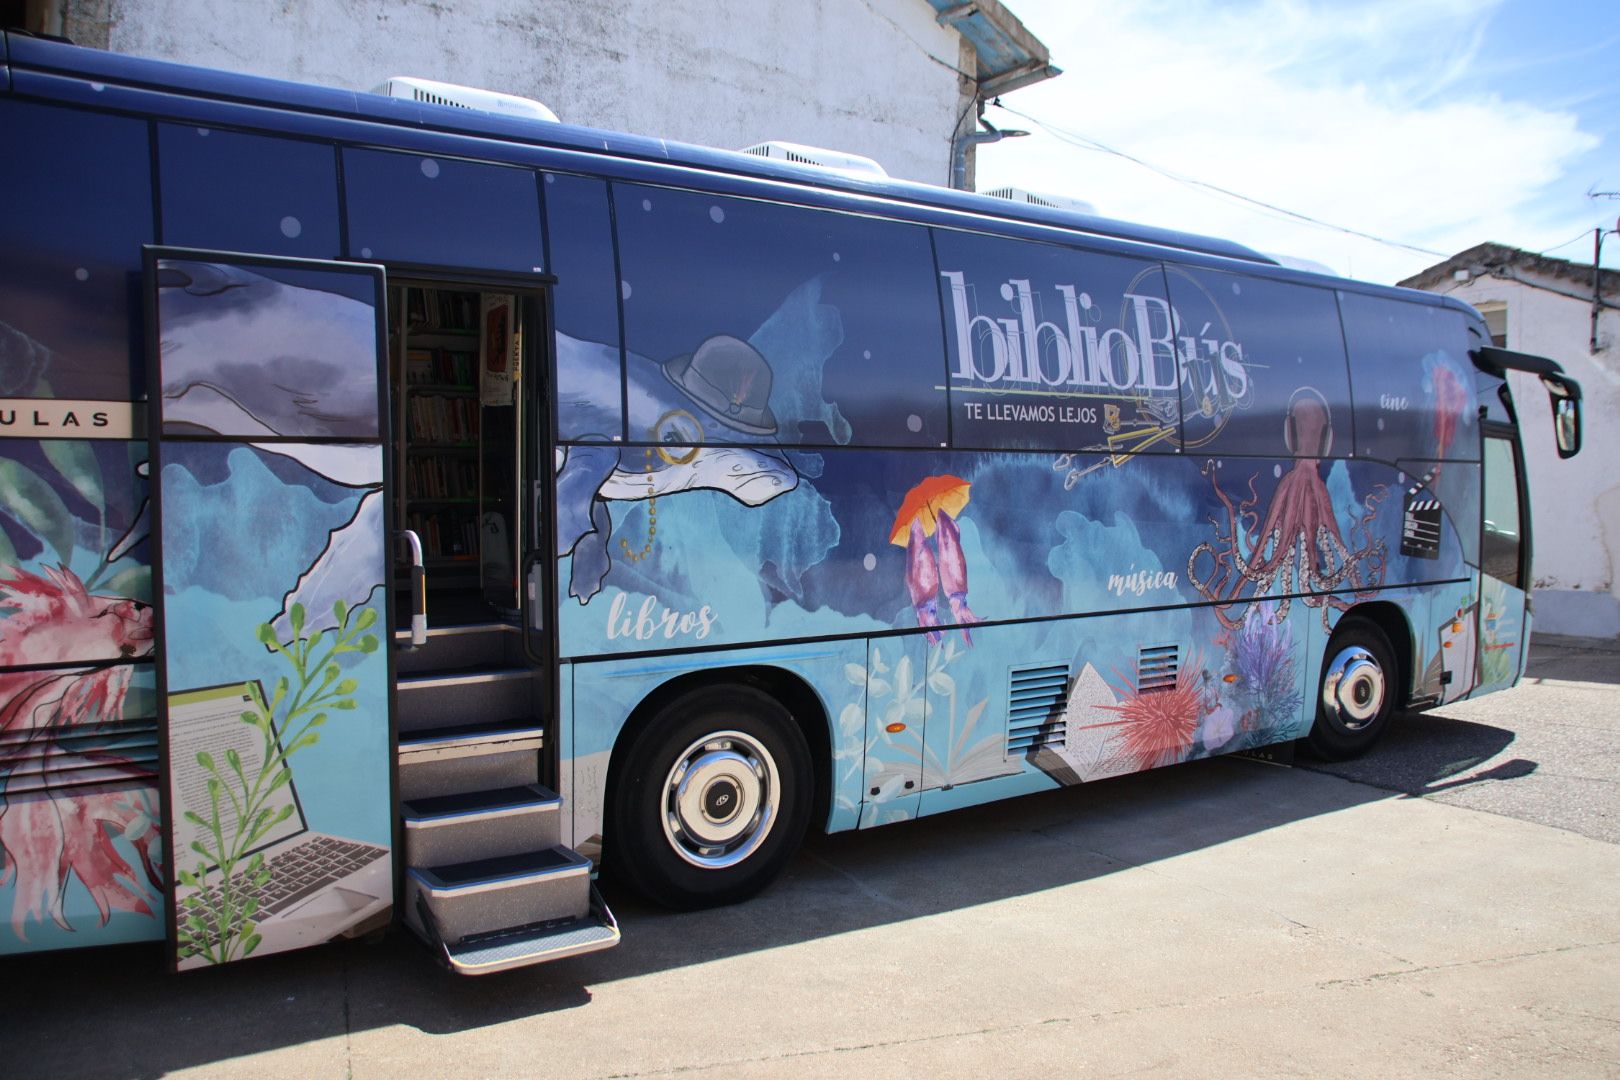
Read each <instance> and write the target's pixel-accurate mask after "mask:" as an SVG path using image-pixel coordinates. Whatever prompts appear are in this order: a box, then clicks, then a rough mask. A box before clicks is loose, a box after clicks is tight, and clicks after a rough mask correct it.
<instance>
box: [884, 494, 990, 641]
mask: <svg viewBox="0 0 1620 1080" xmlns="http://www.w3.org/2000/svg"><path fill="white" fill-rule="evenodd" d="M971 486H972V485H971V484H970V483H969V482H968V481H966V480H963V479H962V478H961V477H959V476H930V477H928V478H927V479H925V480H923V482H922V483H920V484H918V485H917V486H916V487H914V488H912V489H911V490H910V491H908V492H906V497H905V499H904V501H902V502H901V504H900V512H899V513H898V514H896V515H895V519H894V528H893V529H892V530H890V533H889V543H891V544H894V545H895V546H896V547H903V548H905V549H906V588H907V589H908V590H909V591H910V593H911V603H912V606H913V607H915V608H916V609H917V625H918V626H924V627H930V628H932V627H937V626H938V625H939V593H940V590H941V589H943V590H944V592H945V601H946V603H947V604H949V605H950V611H951V621H952V622H953V623H956V624H958V625H960V626H961V627H962V640H963V641H964V642H966V643H967V644H968V645H972V644H973V635H972V634H971V633H969V631H968V625H969V624H971V623H976V622H979V621H980V619H979V617H978V616H977V615H975V614H973V612H972V610H971V609H969V607H968V602H967V589H968V584H967V559H966V558H965V557H964V556H963V555H962V534H961V532H960V531H959V530H958V529H957V527H956V519H957V517H959V516H960V515H961V513H962V508H963V507H965V506H967V503H968V492H969V488H970V487H971ZM929 537H933V539H934V545H933V546H932V547H930V545H929V543H928V539H929ZM936 549H937V551H938V557H937V558H936V557H935V551H936ZM928 640H929V642H931V643H933V644H936V645H937V644H938V643H939V641H940V633H939V631H938V630H936V629H929V631H928Z"/></svg>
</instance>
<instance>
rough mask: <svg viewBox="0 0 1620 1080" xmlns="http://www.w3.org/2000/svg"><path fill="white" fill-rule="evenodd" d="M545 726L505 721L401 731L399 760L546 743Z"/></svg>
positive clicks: (516, 720) (529, 722)
mask: <svg viewBox="0 0 1620 1080" xmlns="http://www.w3.org/2000/svg"><path fill="white" fill-rule="evenodd" d="M545 734H546V726H545V725H544V724H537V723H535V722H534V721H533V720H524V719H505V720H480V721H477V722H475V723H471V724H459V725H457V724H447V725H443V726H440V727H431V728H422V729H420V730H418V731H404V732H401V733H400V736H399V753H400V756H401V757H409V756H412V755H418V754H431V753H433V752H436V751H441V750H451V749H464V748H473V747H477V746H480V745H483V746H491V747H493V746H497V745H499V744H503V743H516V744H519V745H518V746H515V747H514V749H522V748H523V746H522V745H521V744H526V743H536V744H538V741H543V740H544V739H545Z"/></svg>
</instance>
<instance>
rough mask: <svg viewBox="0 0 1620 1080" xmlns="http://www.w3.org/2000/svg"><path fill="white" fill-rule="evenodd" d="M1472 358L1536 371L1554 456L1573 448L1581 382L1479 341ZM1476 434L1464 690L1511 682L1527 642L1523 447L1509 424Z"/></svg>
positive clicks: (1497, 367) (1485, 366) (1495, 368)
mask: <svg viewBox="0 0 1620 1080" xmlns="http://www.w3.org/2000/svg"><path fill="white" fill-rule="evenodd" d="M1472 356H1473V359H1474V363H1475V364H1477V365H1478V366H1479V367H1480V368H1481V369H1482V370H1485V371H1488V372H1490V373H1492V374H1494V375H1501V374H1503V373H1504V372H1505V371H1509V370H1512V371H1524V372H1528V373H1530V374H1532V375H1535V376H1537V377H1538V378H1539V379H1540V380H1541V382H1542V385H1543V386H1544V387H1545V388H1546V390H1547V393H1548V396H1549V398H1550V400H1551V404H1552V412H1553V437H1554V440H1555V442H1556V445H1557V448H1558V456H1559V457H1562V458H1570V457H1574V456H1575V455H1576V454H1577V453H1579V452H1580V448H1581V412H1580V402H1581V388H1580V384H1579V383H1577V382H1576V381H1575V380H1573V379H1571V378H1569V377H1568V376H1567V375H1565V374H1564V373H1563V369H1562V368H1561V367H1560V366H1559V365H1558V364H1557V363H1556V362H1555V361H1552V360H1549V359H1547V358H1546V357H1541V356H1531V355H1528V354H1526V353H1517V352H1512V351H1510V350H1507V349H1499V348H1494V347H1486V348H1481V349H1476V350H1474V352H1473V353H1472ZM1481 433H1482V435H1483V436H1484V454H1483V460H1484V489H1485V490H1484V505H1483V513H1482V515H1481V517H1482V521H1481V535H1480V575H1479V643H1478V644H1479V647H1478V651H1477V656H1478V658H1479V661H1478V662H1479V678H1478V680H1477V681H1476V685H1475V687H1474V690H1473V691H1472V693H1471V695H1470V696H1475V697H1477V696H1479V695H1481V694H1488V693H1490V692H1491V691H1493V690H1501V689H1504V688H1505V687H1508V686H1512V685H1513V683H1514V682H1515V681H1517V679H1518V678H1519V676H1520V675H1521V674H1523V672H1524V664H1525V661H1526V659H1528V653H1529V643H1530V626H1531V614H1530V603H1529V591H1530V567H1531V561H1530V556H1531V533H1530V498H1529V490H1528V488H1527V487H1526V484H1525V467H1524V451H1523V448H1522V446H1521V443H1520V430H1519V427H1518V426H1517V425H1514V424H1501V423H1494V422H1487V423H1485V424H1484V425H1483V426H1482V428H1481Z"/></svg>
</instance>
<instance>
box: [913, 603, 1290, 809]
mask: <svg viewBox="0 0 1620 1080" xmlns="http://www.w3.org/2000/svg"><path fill="white" fill-rule="evenodd" d="M1290 608H1291V610H1290ZM1290 608H1285V607H1284V606H1283V605H1281V604H1271V603H1268V604H1264V605H1256V606H1254V607H1253V608H1251V609H1250V610H1249V612H1248V613H1247V614H1246V615H1245V616H1244V617H1243V618H1242V620H1241V621H1240V622H1239V623H1238V624H1237V626H1236V627H1235V628H1231V627H1227V626H1226V625H1224V624H1223V623H1222V621H1221V617H1220V616H1219V614H1218V613H1217V612H1216V611H1215V610H1214V609H1212V608H1178V609H1171V610H1165V611H1150V612H1139V613H1134V614H1124V615H1117V616H1109V617H1101V618H1089V619H1064V620H1055V621H1048V622H1040V623H1030V624H1024V625H1014V626H998V627H987V628H977V629H975V630H973V632H972V646H971V648H968V647H966V642H965V641H964V640H963V639H962V638H961V637H958V636H957V635H958V634H960V632H959V631H956V632H951V633H949V634H947V636H946V638H945V639H944V641H943V642H942V644H941V645H939V646H936V647H935V648H934V649H933V650H931V654H930V663H929V667H930V676H929V686H930V691H931V692H933V693H935V694H937V698H931V700H930V706H931V713H930V717H929V727H928V736H929V738H928V742H929V746H928V754H927V762H928V764H929V771H928V773H927V775H928V778H929V783H928V790H926V791H925V792H924V794H923V811H924V812H925V813H936V812H940V811H944V810H951V809H955V808H957V807H960V806H968V805H973V804H975V803H980V802H985V801H988V800H991V799H998V798H1004V797H1008V796H1012V795H1020V794H1025V793H1027V792H1031V791H1039V790H1044V789H1048V788H1052V787H1059V786H1067V785H1071V784H1078V783H1082V782H1085V781H1090V780H1098V779H1102V778H1105V777H1109V776H1118V775H1122V774H1125V773H1133V772H1140V771H1142V770H1145V769H1152V768H1157V767H1159V766H1162V765H1172V764H1176V763H1178V762H1182V761H1190V760H1193V759H1196V758H1202V757H1209V756H1213V755H1216V754H1226V753H1232V752H1234V751H1238V750H1248V749H1254V748H1256V747H1260V746H1267V745H1270V744H1272V743H1276V742H1283V741H1287V740H1289V739H1293V738H1296V737H1298V736H1299V735H1301V734H1303V733H1304V730H1305V729H1306V728H1308V726H1309V719H1308V716H1307V714H1306V710H1305V709H1304V708H1303V707H1302V706H1303V704H1304V703H1305V698H1306V689H1305V688H1306V685H1307V683H1306V678H1307V673H1308V670H1309V668H1310V659H1311V657H1312V655H1313V650H1314V649H1315V648H1316V647H1317V645H1318V643H1317V642H1316V640H1315V635H1314V634H1313V633H1312V628H1313V627H1314V626H1316V625H1317V624H1318V623H1319V621H1320V619H1319V616H1318V613H1317V612H1316V611H1315V610H1313V609H1308V608H1306V607H1304V605H1302V604H1299V603H1297V602H1296V603H1294V604H1292V605H1291V606H1290ZM936 701H937V702H938V703H937V704H936Z"/></svg>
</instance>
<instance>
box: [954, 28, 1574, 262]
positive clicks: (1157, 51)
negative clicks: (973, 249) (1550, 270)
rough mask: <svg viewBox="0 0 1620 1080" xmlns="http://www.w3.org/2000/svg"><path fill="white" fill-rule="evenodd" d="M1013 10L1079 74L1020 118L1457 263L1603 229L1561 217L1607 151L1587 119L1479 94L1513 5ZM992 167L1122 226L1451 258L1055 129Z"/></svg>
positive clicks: (1315, 252)
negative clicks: (1571, 175) (1174, 176)
mask: <svg viewBox="0 0 1620 1080" xmlns="http://www.w3.org/2000/svg"><path fill="white" fill-rule="evenodd" d="M1012 6H1013V9H1014V10H1015V11H1016V13H1017V14H1018V15H1019V17H1020V18H1022V19H1023V20H1024V22H1025V23H1026V25H1028V26H1029V27H1030V29H1031V31H1032V32H1034V33H1035V34H1036V35H1037V36H1038V37H1040V38H1041V39H1042V40H1043V41H1044V42H1046V44H1047V45H1048V47H1050V49H1051V50H1052V56H1053V60H1054V62H1055V63H1057V64H1058V65H1059V66H1061V67H1063V68H1064V74H1063V75H1062V76H1060V77H1059V78H1057V79H1055V80H1052V81H1050V82H1047V83H1044V84H1040V85H1037V86H1033V87H1029V88H1027V89H1024V90H1019V91H1017V92H1015V93H1013V94H1009V95H1008V96H1007V99H1006V104H1007V105H1008V106H1009V107H1010V108H1012V109H1016V110H1018V111H1020V112H1024V113H1027V114H1029V115H1031V116H1034V117H1037V118H1039V119H1040V120H1042V121H1045V122H1047V123H1049V124H1052V125H1054V126H1057V127H1061V128H1063V129H1066V130H1068V131H1070V132H1076V133H1080V134H1083V135H1085V136H1087V137H1089V138H1091V139H1095V140H1097V141H1099V142H1101V143H1105V144H1107V145H1108V146H1111V147H1114V148H1117V149H1119V150H1122V151H1126V152H1128V153H1130V154H1132V155H1134V156H1136V157H1139V158H1142V159H1144V160H1146V161H1148V162H1151V163H1153V164H1155V165H1158V166H1161V167H1162V168H1165V169H1167V170H1169V171H1172V172H1175V173H1178V174H1181V175H1183V176H1188V177H1194V178H1196V179H1199V180H1203V181H1207V182H1208V183H1211V184H1215V185H1218V186H1220V187H1224V188H1228V189H1230V190H1232V191H1236V192H1241V193H1242V194H1244V195H1248V196H1250V197H1252V198H1256V199H1260V200H1264V201H1266V202H1269V203H1273V204H1275V205H1277V206H1280V207H1285V208H1287V209H1290V210H1294V211H1297V212H1299V213H1303V214H1307V215H1309V216H1311V217H1315V218H1320V219H1322V220H1325V221H1330V222H1333V223H1335V224H1341V225H1345V226H1349V227H1351V228H1355V229H1358V230H1361V231H1364V232H1368V233H1373V234H1375V235H1378V236H1383V237H1387V238H1390V239H1394V240H1400V241H1404V242H1406V243H1409V244H1413V245H1416V246H1419V247H1423V248H1430V249H1433V250H1435V251H1439V252H1443V253H1445V254H1447V255H1449V254H1451V253H1454V252H1456V251H1460V250H1462V249H1464V248H1467V247H1471V246H1472V245H1474V244H1477V243H1480V242H1482V241H1485V240H1494V241H1499V242H1502V243H1507V244H1513V245H1515V246H1520V247H1526V248H1530V249H1532V250H1536V249H1540V248H1545V247H1548V246H1551V245H1553V244H1557V243H1559V242H1561V241H1563V240H1566V239H1568V238H1569V236H1570V235H1571V234H1573V233H1575V232H1577V231H1578V230H1579V229H1581V228H1582V227H1584V226H1589V225H1590V224H1591V223H1592V221H1593V220H1594V219H1595V218H1596V217H1597V216H1599V215H1597V214H1594V213H1593V210H1592V206H1591V204H1590V203H1588V202H1586V201H1585V200H1583V199H1567V198H1566V199H1564V200H1563V201H1562V202H1556V203H1555V205H1551V206H1549V205H1547V196H1548V195H1549V193H1550V191H1551V190H1552V188H1553V187H1554V185H1555V184H1556V183H1557V182H1558V181H1559V179H1560V177H1561V176H1562V175H1563V174H1564V172H1565V171H1566V170H1567V169H1568V168H1569V167H1570V165H1571V163H1572V162H1573V160H1574V159H1575V158H1577V157H1579V156H1580V155H1582V154H1584V153H1587V152H1588V151H1590V150H1592V149H1593V148H1594V147H1596V146H1597V144H1598V140H1597V139H1596V138H1595V137H1594V136H1592V135H1589V134H1586V133H1583V132H1582V131H1581V130H1580V128H1579V126H1578V122H1577V118H1576V116H1575V115H1574V114H1573V113H1571V112H1555V111H1549V110H1546V109H1543V108H1537V107H1535V106H1533V105H1530V104H1526V103H1524V102H1516V101H1514V100H1511V99H1509V98H1506V97H1503V96H1502V94H1501V92H1500V91H1480V90H1477V89H1472V90H1471V89H1469V87H1473V86H1477V85H1478V82H1479V80H1477V79H1467V78H1465V76H1466V75H1467V74H1468V73H1469V72H1470V70H1471V68H1472V65H1473V63H1474V61H1475V59H1476V57H1477V56H1478V54H1479V50H1480V43H1481V42H1482V41H1483V40H1484V35H1485V33H1486V31H1487V28H1488V25H1489V19H1490V17H1491V14H1492V10H1493V9H1494V7H1495V6H1496V5H1495V4H1494V3H1480V2H1469V0H1405V2H1395V0H1375V2H1372V3H1366V4H1359V5H1355V6H1354V7H1353V8H1350V7H1347V6H1324V5H1322V4H1315V3H1306V2H1303V0H1270V2H1263V3H1259V4H1254V5H1244V6H1241V7H1238V6H1233V5H1228V4H1222V3H1218V2H1214V0H1210V2H1207V3H1178V4H1169V3H1148V4H1138V5H1133V6H1125V5H1120V6H1118V7H1109V6H1105V5H1102V4H1095V3H1065V2H1062V0H1014V3H1013V5H1012ZM987 115H988V117H989V118H990V119H991V120H992V122H995V123H997V124H998V125H1000V126H1016V127H1031V125H1030V124H1029V123H1027V122H1026V121H1024V120H1022V119H1020V118H1019V117H1016V116H1013V115H1010V114H1008V113H1006V112H998V111H997V110H995V109H991V110H990V111H989V113H988V114H987ZM978 170H979V171H978V175H979V180H978V186H979V187H980V188H981V189H988V188H990V187H994V186H1000V185H1003V184H1012V185H1016V186H1020V187H1024V188H1029V189H1032V190H1037V191H1052V192H1058V193H1063V194H1068V195H1073V196H1075V197H1078V198H1083V199H1086V200H1089V201H1091V202H1093V203H1095V204H1096V205H1097V207H1098V210H1099V212H1100V213H1102V214H1103V215H1105V216H1109V217H1117V218H1123V219H1126V220H1130V221H1138V222H1143V223H1146V224H1152V225H1161V226H1166V227H1170V228H1176V229H1183V230H1187V231H1190V232H1198V233H1204V234H1208V235H1214V236H1221V237H1224V238H1227V239H1231V240H1237V241H1239V242H1242V243H1246V244H1248V245H1250V246H1251V247H1255V248H1258V249H1261V250H1264V251H1270V252H1280V253H1284V254H1288V255H1294V256H1299V257H1304V258H1310V259H1315V260H1317V261H1320V262H1324V263H1327V264H1328V265H1329V266H1332V267H1333V268H1334V269H1335V270H1337V271H1338V272H1340V273H1345V274H1352V275H1353V276H1355V277H1359V278H1364V279H1367V280H1373V281H1386V282H1387V281H1394V280H1396V279H1398V278H1400V277H1403V276H1405V275H1407V274H1410V273H1413V272H1415V271H1416V270H1419V269H1421V268H1422V267H1424V266H1426V265H1429V264H1430V263H1433V262H1436V261H1438V260H1437V259H1436V258H1435V257H1432V256H1428V255H1422V254H1417V253H1412V252H1406V251H1401V250H1399V249H1395V248H1389V247H1385V246H1383V245H1379V244H1376V243H1373V242H1371V241H1366V240H1360V239H1357V238H1353V237H1349V236H1345V235H1342V234H1339V233H1334V232H1329V231H1326V230H1322V229H1318V228H1314V227H1310V226H1307V225H1302V224H1298V223H1294V222H1289V221H1285V220H1280V219H1279V218H1278V217H1276V216H1266V215H1264V214H1262V213H1260V212H1258V211H1256V210H1255V209H1254V208H1252V207H1245V206H1242V205H1239V204H1236V203H1234V202H1233V201H1231V200H1228V199H1223V198H1221V197H1219V196H1216V195H1214V194H1211V193H1207V192H1202V191H1199V190H1195V189H1192V188H1189V187H1187V186H1185V185H1182V184H1178V183H1175V182H1173V181H1171V180H1168V179H1165V178H1163V177H1161V176H1158V175H1157V174H1155V173H1153V172H1150V171H1148V170H1146V169H1144V168H1142V167H1141V166H1139V165H1135V164H1131V163H1129V162H1126V161H1123V160H1121V159H1119V158H1117V157H1112V156H1109V155H1107V154H1103V153H1098V152H1094V151H1085V150H1081V149H1077V148H1075V147H1073V146H1070V145H1066V144H1065V143H1063V142H1061V141H1059V139H1057V138H1055V137H1053V136H1052V135H1051V134H1049V133H1045V132H1041V131H1039V130H1038V129H1037V131H1036V134H1035V135H1033V136H1031V137H1029V138H1023V139H1014V140H1009V141H1007V142H1003V143H1000V144H997V145H993V146H988V147H984V148H981V150H980V151H979V166H978Z"/></svg>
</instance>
